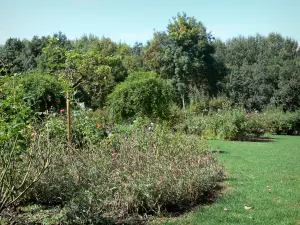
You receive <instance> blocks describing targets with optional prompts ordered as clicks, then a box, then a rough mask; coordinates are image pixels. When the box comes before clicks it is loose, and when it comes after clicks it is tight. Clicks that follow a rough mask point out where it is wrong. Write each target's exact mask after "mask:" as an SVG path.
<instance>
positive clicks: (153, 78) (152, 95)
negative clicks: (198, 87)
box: [108, 72, 173, 121]
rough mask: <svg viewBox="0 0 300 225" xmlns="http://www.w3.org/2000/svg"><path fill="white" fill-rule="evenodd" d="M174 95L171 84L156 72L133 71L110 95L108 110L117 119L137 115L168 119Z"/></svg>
mask: <svg viewBox="0 0 300 225" xmlns="http://www.w3.org/2000/svg"><path fill="white" fill-rule="evenodd" d="M172 96H173V92H172V86H171V84H170V83H169V82H168V81H166V80H163V79H162V78H159V77H158V76H157V75H156V74H155V73H153V72H138V73H133V74H131V75H129V77H128V78H127V79H126V80H125V82H123V83H120V84H119V85H117V87H116V88H115V90H114V91H113V93H112V94H110V95H109V97H108V112H109V114H110V115H111V117H112V119H113V120H115V121H121V120H124V119H129V118H133V117H135V116H146V117H149V118H162V119H167V118H169V116H170V107H171V103H172Z"/></svg>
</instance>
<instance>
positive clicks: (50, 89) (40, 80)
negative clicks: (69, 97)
mask: <svg viewBox="0 0 300 225" xmlns="http://www.w3.org/2000/svg"><path fill="white" fill-rule="evenodd" d="M18 83H19V84H21V85H22V87H23V89H24V99H25V102H27V104H28V105H29V106H30V107H31V108H32V110H34V111H36V112H44V111H46V110H53V111H56V110H59V109H61V108H63V107H64V106H65V102H66V101H65V96H64V88H63V85H62V84H61V83H60V82H59V81H58V79H57V78H56V77H54V76H53V75H50V74H47V73H41V72H32V73H28V74H22V75H21V76H20V77H19V80H18Z"/></svg>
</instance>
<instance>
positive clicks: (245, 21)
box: [0, 0, 300, 45]
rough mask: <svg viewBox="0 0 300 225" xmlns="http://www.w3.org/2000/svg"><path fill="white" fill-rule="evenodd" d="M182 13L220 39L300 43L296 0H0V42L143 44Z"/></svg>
mask: <svg viewBox="0 0 300 225" xmlns="http://www.w3.org/2000/svg"><path fill="white" fill-rule="evenodd" d="M182 12H185V13H186V14H187V15H188V16H194V17H195V18H196V19H197V20H198V21H201V22H202V23H203V24H204V25H205V27H206V28H207V31H208V32H211V33H212V35H213V36H214V37H216V38H220V39H221V40H223V41H226V40H228V39H229V38H233V37H237V36H239V35H242V36H246V37H247V36H250V35H256V34H257V33H259V34H261V35H268V34H269V33H271V32H276V33H280V34H282V35H283V36H285V37H291V38H293V39H295V40H297V41H298V42H300V29H299V25H300V0H205V1H204V0H0V45H1V44H4V43H5V41H6V40H7V39H8V38H10V37H13V38H20V39H24V38H26V39H31V38H32V37H33V36H34V35H38V36H45V35H53V34H54V33H57V32H58V31H62V32H63V33H64V34H66V35H67V37H68V38H69V39H76V38H80V37H82V36H83V35H85V34H86V35H89V34H93V35H96V36H98V37H102V36H105V37H109V38H111V39H112V40H113V41H116V42H125V43H127V44H130V45H133V44H134V43H135V42H142V43H146V41H148V40H151V39H152V37H153V32H154V31H164V30H166V27H167V25H168V23H169V22H170V20H171V19H172V18H173V17H175V16H176V15H177V13H182Z"/></svg>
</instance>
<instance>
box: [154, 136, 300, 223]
mask: <svg viewBox="0 0 300 225" xmlns="http://www.w3.org/2000/svg"><path fill="white" fill-rule="evenodd" d="M271 138H274V142H230V141H209V145H210V146H211V147H212V149H218V147H219V148H220V152H221V153H220V154H219V156H218V158H219V160H220V161H221V162H222V163H223V164H224V165H225V169H226V171H227V181H226V183H225V185H226V186H227V188H226V190H225V192H224V193H223V194H222V196H220V198H219V199H218V200H217V202H216V203H214V204H212V205H207V206H201V207H200V208H198V209H196V210H194V211H193V212H190V213H187V214H186V215H184V216H183V217H181V218H173V219H162V220H156V221H155V222H154V223H157V224H213V225H215V224H276V225H277V224H293V225H295V224H300V137H296V136H271ZM245 206H247V207H251V208H250V209H249V208H247V209H245Z"/></svg>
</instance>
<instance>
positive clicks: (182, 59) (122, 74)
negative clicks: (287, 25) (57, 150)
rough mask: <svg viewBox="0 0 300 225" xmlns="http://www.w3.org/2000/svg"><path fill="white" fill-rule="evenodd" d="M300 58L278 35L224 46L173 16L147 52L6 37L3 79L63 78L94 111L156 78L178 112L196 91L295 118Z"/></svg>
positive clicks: (103, 43) (92, 39) (107, 42)
mask: <svg viewBox="0 0 300 225" xmlns="http://www.w3.org/2000/svg"><path fill="white" fill-rule="evenodd" d="M299 55H300V51H299V45H298V43H297V41H295V40H293V39H291V38H285V37H283V36H281V35H280V34H276V33H271V34H269V35H268V36H266V37H265V36H261V35H256V36H249V37H236V38H232V39H230V40H228V41H226V42H223V41H221V40H219V39H215V38H214V37H213V36H212V35H211V33H209V32H207V30H206V28H205V26H204V25H203V24H202V23H201V22H199V21H197V20H196V19H195V18H194V17H188V16H187V15H186V14H178V15H177V17H175V18H173V20H172V21H171V22H170V23H169V25H168V26H167V29H166V31H161V32H155V33H154V35H153V39H152V40H150V41H148V42H147V44H145V45H143V44H141V43H136V44H135V45H133V46H130V45H127V44H126V43H116V42H113V41H112V40H111V39H110V38H106V37H102V38H99V37H96V36H93V35H89V36H87V35H85V36H83V37H81V38H79V39H76V40H69V39H68V38H67V37H66V35H64V34H63V33H61V32H59V33H57V34H54V35H53V36H47V37H45V36H43V37H38V36H34V37H33V38H32V39H31V40H20V39H18V38H9V39H8V40H7V41H6V43H5V44H4V45H3V46H0V75H1V76H11V75H12V74H16V73H17V74H21V76H23V75H22V74H28V73H31V72H32V71H36V70H39V71H40V73H43V74H48V76H52V77H54V78H56V79H59V77H61V74H62V72H66V71H68V74H69V75H70V74H71V77H72V80H73V82H75V83H76V82H77V86H76V88H77V93H76V97H77V99H79V101H83V102H85V104H86V105H87V106H88V107H91V108H93V109H96V108H102V107H103V106H105V102H106V100H107V96H108V94H110V93H111V92H112V91H113V90H114V88H115V86H116V85H117V84H118V83H120V82H122V81H124V80H125V78H126V77H127V75H128V74H130V73H133V72H141V71H145V72H146V71H154V72H155V73H156V74H157V75H158V76H159V77H161V78H163V79H166V80H168V81H170V83H171V84H172V86H173V88H174V92H175V101H176V102H177V103H178V104H179V105H181V106H183V107H184V106H185V105H186V104H189V102H190V101H191V96H192V95H191V93H194V92H195V90H196V91H197V93H198V95H201V96H203V97H213V96H217V95H219V94H223V95H226V96H227V97H229V98H230V99H231V101H232V102H233V103H234V104H239V105H242V106H243V107H245V108H246V109H248V110H254V109H255V110H264V109H266V108H268V107H281V108H282V109H283V110H285V111H294V110H296V109H298V108H299V106H300V101H299V97H298V96H299V94H300V91H299V90H300V70H299V67H300V57H299ZM38 77H39V79H41V78H40V77H41V76H38ZM31 79H32V78H31ZM23 80H24V79H23ZM27 83H28V82H27ZM27 85H28V84H27ZM35 88H36V87H35ZM49 101H51V99H50V100H49ZM55 101H56V100H55ZM50 105H51V104H50Z"/></svg>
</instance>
